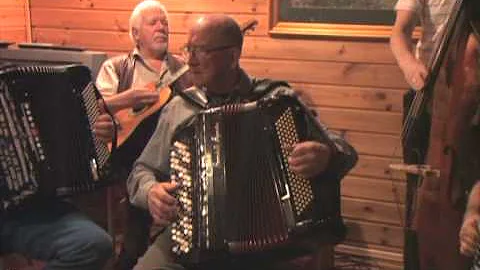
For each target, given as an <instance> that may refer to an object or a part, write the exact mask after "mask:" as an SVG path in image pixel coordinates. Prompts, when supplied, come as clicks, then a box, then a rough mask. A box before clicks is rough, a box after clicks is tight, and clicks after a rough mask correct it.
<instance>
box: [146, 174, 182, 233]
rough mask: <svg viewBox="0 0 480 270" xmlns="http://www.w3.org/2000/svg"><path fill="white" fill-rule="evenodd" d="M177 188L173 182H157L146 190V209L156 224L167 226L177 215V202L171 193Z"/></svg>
mask: <svg viewBox="0 0 480 270" xmlns="http://www.w3.org/2000/svg"><path fill="white" fill-rule="evenodd" d="M177 188H178V184H176V183H173V182H164V183H157V184H155V185H153V187H152V188H151V189H150V190H149V192H148V210H149V211H150V215H151V216H152V218H153V222H154V223H155V224H156V225H159V226H162V227H167V226H168V225H170V223H172V222H173V221H174V220H175V218H176V217H177V211H178V202H177V200H176V199H175V198H174V197H173V195H172V193H173V192H174V191H175V190H176V189H177Z"/></svg>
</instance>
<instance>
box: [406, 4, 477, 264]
mask: <svg viewBox="0 0 480 270" xmlns="http://www.w3.org/2000/svg"><path fill="white" fill-rule="evenodd" d="M475 2H476V1H467V0H463V1H462V0H459V1H457V7H458V8H459V9H458V11H459V13H458V18H457V19H456V20H455V21H453V22H449V23H452V24H453V25H450V29H449V27H447V29H446V31H452V32H451V33H449V34H450V35H451V38H450V39H448V42H449V43H448V44H442V45H443V46H444V47H445V48H446V51H445V53H444V54H443V55H442V59H436V60H437V61H440V62H441V65H440V68H438V69H437V72H438V73H437V74H430V76H429V77H430V79H432V78H433V79H432V80H433V81H431V82H430V83H429V82H428V81H427V87H430V88H431V89H424V91H430V92H429V94H428V95H426V97H428V98H429V100H425V101H424V103H425V104H426V105H425V106H424V110H427V111H428V114H429V115H430V132H429V138H428V148H427V149H426V156H425V157H424V161H425V164H428V165H429V166H430V167H431V168H432V169H435V170H438V171H439V172H440V174H439V175H438V176H435V175H431V176H425V177H423V179H422V182H421V185H420V188H419V190H418V194H417V196H416V210H415V215H414V221H413V226H414V228H415V231H416V233H417V237H418V259H419V269H422V270H423V269H427V270H428V269H467V265H468V260H467V258H465V257H463V256H461V255H460V253H459V239H458V232H459V230H460V226H461V223H462V219H463V213H464V211H465V204H466V199H467V195H468V194H467V193H468V191H469V189H470V188H471V186H472V185H473V183H474V182H475V181H476V180H478V179H480V131H479V125H480V124H479V122H480V121H479V120H478V119H480V113H479V112H480V110H479V96H478V94H479V93H478V90H479V89H478V80H477V72H478V68H477V58H476V55H477V54H476V52H477V50H478V44H479V42H478V36H476V35H475V31H474V30H476V29H475V28H474V27H475V26H476V23H475V22H476V21H477V20H478V18H476V17H475V16H478V15H477V14H480V10H479V9H478V4H475ZM442 45H440V46H442ZM422 91H423V90H422ZM408 117H410V116H407V118H406V119H407V120H408V119H409V118H408ZM410 132H415V130H411V131H410ZM402 135H405V134H402ZM403 138H404V139H405V138H409V136H403ZM404 145H411V144H409V143H408V142H405V141H404Z"/></svg>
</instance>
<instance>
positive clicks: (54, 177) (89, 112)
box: [0, 65, 110, 212]
mask: <svg viewBox="0 0 480 270" xmlns="http://www.w3.org/2000/svg"><path fill="white" fill-rule="evenodd" d="M98 98H99V92H98V90H97V89H96V88H95V86H94V84H93V83H92V82H91V77H90V70H89V69H88V68H87V67H85V66H78V65H71V66H24V67H13V68H7V69H5V70H3V71H0V144H1V147H0V166H1V167H0V202H1V205H0V212H1V211H3V210H8V208H10V207H13V206H16V205H18V204H20V203H21V202H23V201H25V200H26V199H28V198H30V197H32V196H34V195H38V196H46V197H50V196H55V197H57V196H70V195H74V194H76V193H81V192H86V191H91V190H93V189H95V188H96V187H97V186H100V185H101V182H102V181H100V180H101V179H103V178H104V177H105V176H106V174H107V171H108V167H109V156H110V154H109V151H108V147H107V145H106V144H104V143H102V142H101V141H99V140H98V139H97V138H96V137H95V136H94V134H93V133H92V126H93V123H94V122H95V120H96V118H97V117H98V115H99V108H98V104H97V99H98Z"/></svg>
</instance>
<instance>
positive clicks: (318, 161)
mask: <svg viewBox="0 0 480 270" xmlns="http://www.w3.org/2000/svg"><path fill="white" fill-rule="evenodd" d="M330 155H331V150H330V147H329V146H328V145H326V144H323V143H320V142H317V141H305V142H301V143H297V144H295V145H294V147H293V150H292V152H290V156H289V157H288V164H289V166H290V169H291V170H292V171H293V172H294V173H296V174H298V175H300V176H303V177H305V178H311V177H314V176H317V175H319V174H320V173H322V172H323V171H325V169H326V168H327V165H328V163H329V161H330Z"/></svg>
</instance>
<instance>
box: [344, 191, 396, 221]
mask: <svg viewBox="0 0 480 270" xmlns="http://www.w3.org/2000/svg"><path fill="white" fill-rule="evenodd" d="M403 212H404V207H403V205H401V204H400V203H390V202H379V201H374V200H372V199H368V200H365V199H358V198H350V197H343V198H342V214H343V215H344V217H347V218H351V219H356V220H362V221H370V222H377V223H383V224H388V225H396V226H401V225H402V224H403Z"/></svg>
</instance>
